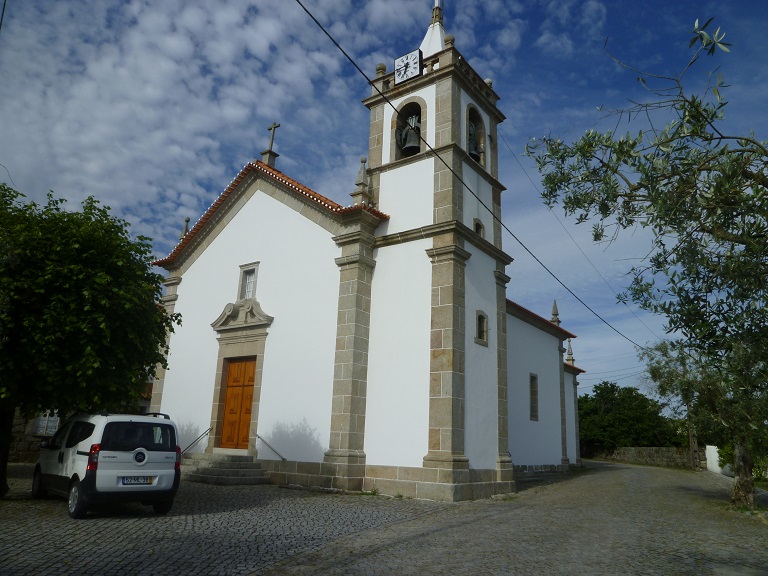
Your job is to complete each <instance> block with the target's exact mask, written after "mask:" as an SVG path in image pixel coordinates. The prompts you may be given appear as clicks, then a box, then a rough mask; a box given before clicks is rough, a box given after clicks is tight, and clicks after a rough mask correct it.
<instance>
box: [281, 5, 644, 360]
mask: <svg viewBox="0 0 768 576" xmlns="http://www.w3.org/2000/svg"><path fill="white" fill-rule="evenodd" d="M295 1H296V3H297V4H298V5H299V6H300V7H301V9H302V10H304V12H306V13H307V15H308V16H309V17H310V18H311V19H312V21H313V22H314V23H315V24H317V26H318V27H319V28H320V30H322V32H323V33H324V34H325V35H326V36H327V37H328V39H329V40H330V41H331V42H332V43H333V45H334V46H336V47H337V48H338V49H339V51H341V53H342V54H344V57H345V58H346V59H347V60H348V61H349V62H350V63H351V64H352V66H354V67H355V69H356V70H357V71H358V72H359V73H360V74H361V75H362V76H363V78H365V80H366V81H367V82H368V84H369V85H370V86H372V87H373V89H374V90H376V92H377V93H378V95H379V96H381V98H383V99H384V101H385V102H386V103H387V104H389V106H390V107H391V108H392V110H394V111H395V112H397V107H396V106H395V105H394V104H393V103H392V101H391V100H390V99H389V98H387V96H386V95H384V93H383V92H382V91H381V90H379V88H378V87H377V86H376V85H375V84H374V83H373V81H371V79H370V78H369V77H368V75H367V74H366V73H365V72H363V70H362V69H361V68H360V66H358V65H357V63H356V62H355V61H354V59H353V58H352V57H351V56H350V55H349V54H347V52H346V51H345V50H344V49H343V48H342V47H341V45H340V44H339V43H338V42H337V41H336V39H335V38H334V37H333V36H331V34H330V32H328V30H326V29H325V27H324V26H323V25H322V24H321V23H320V22H319V21H318V19H317V18H315V16H314V15H313V14H312V13H311V12H310V11H309V10H308V9H307V7H306V6H304V4H303V3H302V1H301V0H295ZM419 139H420V140H421V141H422V142H423V143H424V145H425V146H426V147H427V148H428V149H429V150H430V152H432V153H434V154H435V158H437V159H438V160H439V161H440V162H441V163H442V164H443V165H444V166H445V167H446V168H447V169H448V170H449V171H450V172H451V174H452V175H453V176H454V177H455V178H456V179H457V180H458V181H459V182H461V184H462V186H463V187H464V188H466V190H467V191H468V192H469V193H470V194H471V195H472V196H474V198H475V199H476V200H477V201H478V203H479V204H480V205H481V206H482V207H483V208H485V209H486V210H487V211H488V212H489V213H490V214H491V217H492V218H493V219H494V220H496V221H498V222H499V224H500V225H501V227H502V228H503V229H504V230H506V231H507V233H508V234H509V235H510V236H511V237H512V238H513V239H514V240H515V242H517V243H518V244H519V245H520V247H521V248H522V249H523V250H525V251H526V252H527V253H528V254H529V255H530V256H531V258H533V259H534V260H535V261H536V263H538V264H539V266H541V267H542V268H543V269H544V270H545V271H546V272H547V273H548V274H549V275H550V276H551V277H552V278H554V280H555V281H556V282H557V283H558V284H560V286H562V287H563V288H564V289H565V290H566V291H567V292H568V293H569V294H570V295H571V296H573V297H574V298H575V299H576V300H577V301H578V302H579V303H581V305H582V306H584V307H585V308H586V309H587V310H589V311H590V312H591V313H592V315H593V316H595V317H596V318H597V319H598V320H600V321H601V322H602V323H603V324H605V325H606V326H608V328H610V329H611V330H613V331H614V332H616V334H618V335H619V336H621V337H622V338H624V339H625V340H627V341H628V342H630V343H631V344H633V345H634V346H636V347H638V348H640V349H643V350H644V349H645V347H644V346H641V345H640V344H638V343H637V342H635V341H634V340H632V339H631V338H630V337H629V336H627V335H626V334H624V333H622V332H620V331H619V330H618V328H615V327H614V326H613V325H612V324H610V323H609V322H608V321H607V320H606V319H605V318H603V317H602V316H601V315H600V314H598V313H597V312H596V311H595V310H593V309H592V307H591V306H589V304H587V303H586V302H584V300H582V299H581V298H579V296H577V295H576V293H575V292H574V291H573V290H571V289H570V288H569V287H568V286H567V285H566V284H565V283H564V282H563V281H562V280H560V278H558V277H557V276H556V275H555V273H554V272H552V271H551V270H550V269H549V268H548V267H547V266H546V264H544V263H543V262H542V261H541V260H540V259H539V258H538V257H537V256H536V255H535V254H534V253H533V252H532V251H531V250H530V248H528V247H527V246H526V245H525V244H524V243H523V242H522V240H520V239H519V238H518V237H517V236H516V235H515V234H514V233H513V232H512V230H510V229H509V228H508V227H507V225H506V224H504V222H502V220H501V218H499V217H497V216H496V215H495V214H494V213H493V210H492V209H491V208H489V207H488V206H487V205H486V204H485V202H483V200H482V199H481V198H480V197H479V196H478V195H477V194H476V193H475V192H474V190H472V189H471V188H470V187H469V186H468V185H467V183H466V182H464V179H463V178H462V177H461V176H460V175H459V174H457V173H456V171H455V170H454V169H453V168H452V167H451V166H449V165H448V163H447V162H446V161H445V160H444V159H443V158H441V157H440V155H439V154H437V153H436V152H435V149H434V148H432V146H431V145H430V144H429V142H427V141H426V140H425V139H424V138H423V137H422V136H421V135H419Z"/></svg>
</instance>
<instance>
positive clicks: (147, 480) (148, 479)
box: [123, 476, 152, 486]
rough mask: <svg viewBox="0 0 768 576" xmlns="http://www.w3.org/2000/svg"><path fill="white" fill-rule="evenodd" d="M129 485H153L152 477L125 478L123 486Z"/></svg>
mask: <svg viewBox="0 0 768 576" xmlns="http://www.w3.org/2000/svg"><path fill="white" fill-rule="evenodd" d="M127 484H152V477H151V476H123V486H125V485H127Z"/></svg>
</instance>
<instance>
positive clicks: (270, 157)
mask: <svg viewBox="0 0 768 576" xmlns="http://www.w3.org/2000/svg"><path fill="white" fill-rule="evenodd" d="M278 128H280V124H278V123H277V122H272V125H271V126H270V127H269V128H267V130H269V132H271V134H270V136H269V148H267V149H266V150H264V152H262V153H261V161H262V162H264V164H266V165H267V166H270V167H272V168H274V167H275V160H276V159H277V157H278V156H279V154H278V153H277V152H275V151H274V150H272V147H273V146H274V145H275V131H276V130H277V129H278Z"/></svg>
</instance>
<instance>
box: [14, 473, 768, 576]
mask: <svg viewBox="0 0 768 576" xmlns="http://www.w3.org/2000/svg"><path fill="white" fill-rule="evenodd" d="M11 473H12V474H14V475H15V476H16V478H12V479H11V482H10V484H11V493H10V494H9V498H6V499H5V500H0V574H2V575H3V576H4V575H23V574H35V575H38V574H44V575H59V574H62V575H63V574H78V575H110V574H120V575H125V576H130V575H144V574H146V575H150V574H151V575H157V576H162V575H166V574H185V575H186V574H189V575H208V574H211V575H215V574H222V575H224V574H227V575H229V574H259V575H262V574H263V575H273V574H287V575H298V574H302V575H303V574H323V575H331V574H354V575H358V574H360V575H362V574H366V575H367V574H376V575H378V574H398V575H400V574H419V575H427V574H547V575H549V574H627V575H629V574H642V575H652V574H659V575H662V574H663V575H665V576H666V575H687V574H691V575H693V574H696V575H706V574H714V575H727V576H730V575H734V576H735V575H740V576H756V575H768V519H766V515H765V514H764V513H762V514H749V513H745V512H740V511H736V510H733V509H731V508H730V507H729V506H728V505H727V503H728V492H729V489H730V481H729V480H728V479H727V478H723V477H720V476H716V475H714V474H711V473H708V472H698V473H695V472H687V471H679V470H669V469H664V468H651V467H642V466H630V465H624V464H606V463H589V465H588V469H587V470H586V471H585V472H583V473H579V474H576V475H575V476H573V477H571V478H569V479H568V480H565V481H562V482H559V483H555V484H549V485H545V486H539V487H536V488H532V489H528V490H525V491H523V492H520V493H518V494H516V495H513V496H511V497H510V498H509V499H507V500H486V501H477V502H463V503H456V504H448V503H437V502H427V501H419V500H408V499H388V498H384V497H374V496H359V495H358V496H352V495H330V494H320V493H314V492H305V491H295V490H286V489H281V488H277V487H273V486H254V487H245V486H243V487H218V486H208V485H204V484H193V483H189V482H182V486H181V489H180V491H179V494H178V496H177V499H176V504H175V505H174V508H173V510H172V511H171V512H170V514H168V515H167V516H156V515H154V514H153V513H152V511H151V508H146V507H143V506H141V505H138V504H135V505H134V504H131V505H122V506H117V507H115V506H112V507H105V508H103V509H101V510H97V511H94V512H91V513H90V514H89V515H88V518H86V519H85V520H80V521H76V520H71V519H70V518H69V517H68V516H67V514H66V503H65V502H64V501H63V500H60V499H46V500H33V499H31V496H30V494H29V491H30V487H31V482H30V480H29V477H30V475H31V467H29V466H19V465H14V466H12V467H11ZM761 505H762V506H768V498H765V497H764V496H763V497H762V498H761Z"/></svg>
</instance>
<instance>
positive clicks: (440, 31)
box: [419, 0, 445, 57]
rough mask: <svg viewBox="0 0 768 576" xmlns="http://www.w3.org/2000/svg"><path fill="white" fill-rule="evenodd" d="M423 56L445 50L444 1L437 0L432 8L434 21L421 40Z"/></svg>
mask: <svg viewBox="0 0 768 576" xmlns="http://www.w3.org/2000/svg"><path fill="white" fill-rule="evenodd" d="M419 48H420V49H421V53H422V56H424V57H427V56H432V54H437V53H438V52H442V51H443V50H445V29H444V28H443V2H442V0H435V7H434V8H432V22H431V23H430V25H429V28H428V29H427V35H426V36H424V40H422V41H421V46H419Z"/></svg>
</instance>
